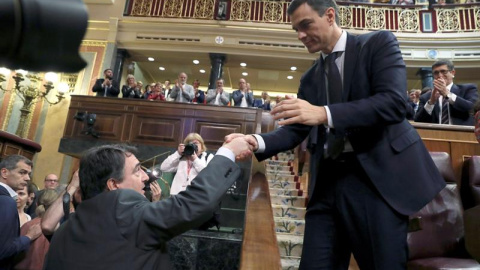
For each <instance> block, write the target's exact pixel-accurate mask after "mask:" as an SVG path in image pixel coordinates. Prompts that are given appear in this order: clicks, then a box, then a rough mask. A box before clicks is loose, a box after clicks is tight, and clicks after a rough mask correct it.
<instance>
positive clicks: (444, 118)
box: [441, 97, 450, 125]
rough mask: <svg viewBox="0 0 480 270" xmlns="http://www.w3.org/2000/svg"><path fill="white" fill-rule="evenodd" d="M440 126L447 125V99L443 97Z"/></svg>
mask: <svg viewBox="0 0 480 270" xmlns="http://www.w3.org/2000/svg"><path fill="white" fill-rule="evenodd" d="M441 123H442V124H445V125H448V124H450V122H449V121H448V98H446V97H444V98H443V101H442V122H441Z"/></svg>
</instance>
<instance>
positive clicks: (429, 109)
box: [424, 101, 435, 115]
mask: <svg viewBox="0 0 480 270" xmlns="http://www.w3.org/2000/svg"><path fill="white" fill-rule="evenodd" d="M429 102H430V101H427V103H425V106H424V108H425V111H426V112H427V113H428V114H430V115H431V114H432V111H433V108H434V107H435V103H434V104H430V103H429Z"/></svg>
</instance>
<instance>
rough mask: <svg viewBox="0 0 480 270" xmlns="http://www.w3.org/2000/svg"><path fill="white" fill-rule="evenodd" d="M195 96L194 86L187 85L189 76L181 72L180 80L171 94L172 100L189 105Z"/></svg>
mask: <svg viewBox="0 0 480 270" xmlns="http://www.w3.org/2000/svg"><path fill="white" fill-rule="evenodd" d="M194 96H195V94H194V91H193V86H191V85H190V84H187V74H186V73H185V72H181V73H180V74H178V80H177V81H176V82H175V86H174V87H173V89H172V92H171V93H170V98H172V99H173V101H176V102H184V103H188V102H191V101H192V100H193V98H194Z"/></svg>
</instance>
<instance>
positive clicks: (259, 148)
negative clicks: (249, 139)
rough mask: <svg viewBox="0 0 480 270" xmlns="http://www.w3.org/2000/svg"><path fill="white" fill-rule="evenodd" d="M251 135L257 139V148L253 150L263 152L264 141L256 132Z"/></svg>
mask: <svg viewBox="0 0 480 270" xmlns="http://www.w3.org/2000/svg"><path fill="white" fill-rule="evenodd" d="M252 136H253V137H255V139H257V143H258V149H257V151H255V153H263V152H265V148H266V147H265V141H264V140H263V138H262V136H260V135H258V134H252Z"/></svg>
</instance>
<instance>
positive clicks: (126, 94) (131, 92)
mask: <svg viewBox="0 0 480 270" xmlns="http://www.w3.org/2000/svg"><path fill="white" fill-rule="evenodd" d="M122 94H123V98H140V91H138V89H137V83H136V82H135V77H133V75H131V74H129V75H128V76H127V84H126V85H124V86H122Z"/></svg>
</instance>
